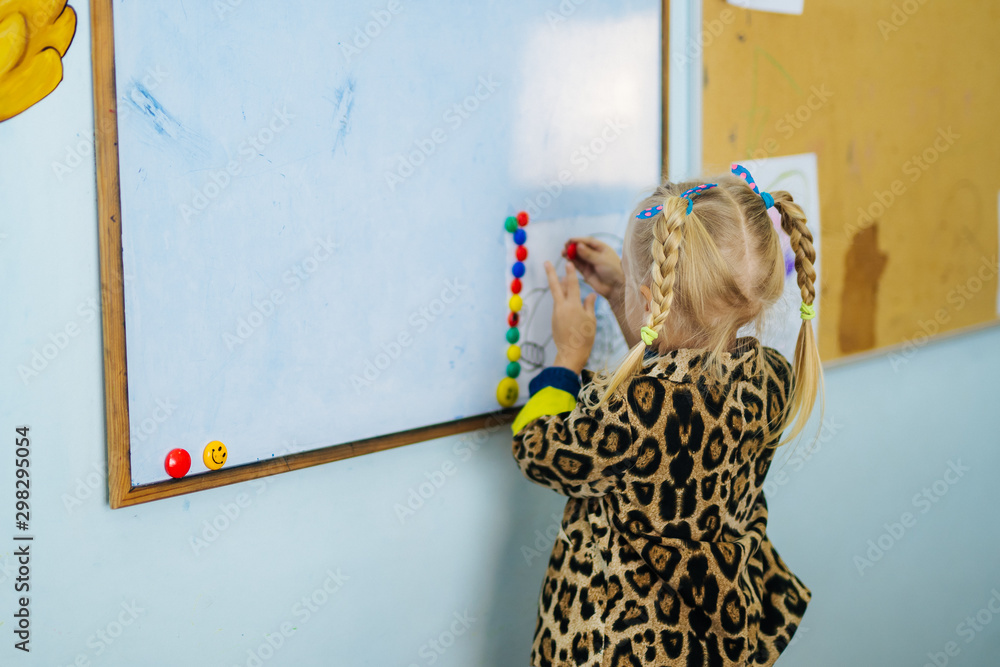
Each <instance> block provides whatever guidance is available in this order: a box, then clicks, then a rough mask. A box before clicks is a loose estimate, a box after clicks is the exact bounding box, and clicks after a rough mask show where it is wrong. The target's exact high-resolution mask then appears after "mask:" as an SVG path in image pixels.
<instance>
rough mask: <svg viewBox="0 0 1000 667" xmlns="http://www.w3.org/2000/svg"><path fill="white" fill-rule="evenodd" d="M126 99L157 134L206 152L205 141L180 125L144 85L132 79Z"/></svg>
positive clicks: (196, 151) (194, 149) (201, 153)
mask: <svg viewBox="0 0 1000 667" xmlns="http://www.w3.org/2000/svg"><path fill="white" fill-rule="evenodd" d="M126 99H127V100H128V101H129V103H131V104H132V106H134V107H135V108H136V109H138V110H139V111H140V112H141V117H142V119H143V120H144V121H145V124H146V126H147V127H150V128H152V129H153V130H154V131H155V132H156V134H157V135H158V136H160V137H162V138H165V139H171V140H172V141H173V142H176V143H179V144H183V145H184V147H185V148H187V149H189V150H192V151H193V152H195V153H197V154H199V155H202V156H204V155H206V154H207V151H206V150H205V142H204V141H203V140H202V139H201V138H200V137H198V136H197V135H196V134H194V133H192V132H190V131H189V130H187V129H186V128H185V127H184V126H183V125H181V123H180V122H179V121H178V120H177V119H176V118H174V117H173V116H172V115H171V114H170V113H169V112H168V111H167V110H166V109H165V108H163V105H162V104H160V102H159V100H157V99H156V98H155V97H153V94H152V93H151V92H149V90H148V89H147V88H146V87H145V86H144V85H142V84H141V83H139V82H138V81H133V82H132V85H131V86H130V87H129V90H128V91H127V97H126Z"/></svg>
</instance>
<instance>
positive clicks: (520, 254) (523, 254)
mask: <svg viewBox="0 0 1000 667" xmlns="http://www.w3.org/2000/svg"><path fill="white" fill-rule="evenodd" d="M514 255H515V256H516V257H517V261H519V262H523V261H524V260H526V259H528V249H527V248H525V247H524V246H523V245H519V246H517V250H516V251H514Z"/></svg>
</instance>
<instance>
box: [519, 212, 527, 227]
mask: <svg viewBox="0 0 1000 667" xmlns="http://www.w3.org/2000/svg"><path fill="white" fill-rule="evenodd" d="M517 224H519V225H521V226H522V227H524V226H525V225H526V224H528V214H527V213H526V212H525V211H521V212H520V213H518V214H517Z"/></svg>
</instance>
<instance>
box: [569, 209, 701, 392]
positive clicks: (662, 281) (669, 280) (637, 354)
mask: <svg viewBox="0 0 1000 667" xmlns="http://www.w3.org/2000/svg"><path fill="white" fill-rule="evenodd" d="M688 204H689V201H688V200H687V199H684V198H682V197H678V196H676V195H667V196H666V197H664V199H663V204H662V206H663V208H662V211H661V212H659V213H658V214H654V215H651V216H650V217H655V219H654V220H653V242H652V247H651V250H652V255H653V263H652V281H651V282H652V287H651V289H650V291H651V293H652V299H651V301H650V304H649V317H648V318H647V321H646V326H645V327H643V337H642V338H640V340H639V342H637V343H636V344H635V345H633V346H632V349H631V350H629V352H628V354H627V355H626V356H625V358H624V359H623V360H622V362H621V364H619V366H618V368H617V370H615V372H614V374H613V375H611V377H610V379H608V381H607V384H606V385H605V386H604V387H601V388H602V389H603V394H602V396H601V399H600V401H598V402H597V403H596V404H592V400H593V398H592V394H590V393H587V395H586V396H585V398H584V402H585V404H587V405H590V406H591V407H598V408H599V407H603V406H604V405H605V404H607V402H608V401H609V400H610V398H611V397H612V396H613V395H614V394H615V391H617V390H618V388H619V387H621V386H622V385H623V384H626V383H627V381H629V380H631V379H632V378H633V377H634V376H635V375H636V373H638V372H639V370H640V369H641V368H642V361H643V355H644V354H645V352H646V346H647V342H646V341H647V340H648V341H650V342H649V343H648V344H653V345H655V343H654V342H653V341H655V340H656V338H659V337H660V335H661V334H662V333H663V329H662V325H663V323H664V322H665V321H666V319H667V316H668V315H669V314H670V306H671V305H672V303H673V300H674V282H675V280H676V275H677V262H678V259H679V257H680V249H681V242H682V240H683V237H684V227H685V221H686V218H687V217H688V215H687V210H688ZM594 384H595V386H598V387H600V385H601V384H603V382H601V381H600V380H597V379H596V378H595V383H594Z"/></svg>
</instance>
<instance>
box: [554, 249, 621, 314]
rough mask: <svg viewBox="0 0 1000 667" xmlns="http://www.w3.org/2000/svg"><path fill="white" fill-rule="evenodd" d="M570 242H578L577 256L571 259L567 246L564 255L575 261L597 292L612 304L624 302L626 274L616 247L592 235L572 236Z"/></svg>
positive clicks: (574, 263) (584, 277)
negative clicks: (615, 249) (567, 252)
mask: <svg viewBox="0 0 1000 667" xmlns="http://www.w3.org/2000/svg"><path fill="white" fill-rule="evenodd" d="M568 242H569V243H575V244H576V258H575V259H570V258H569V257H568V256H567V255H566V248H565V247H564V248H563V253H562V256H563V257H565V258H566V259H567V260H568V261H570V262H572V263H573V266H575V267H576V268H577V269H578V270H579V271H580V274H581V275H583V279H584V280H585V281H586V282H587V284H588V285H590V286H591V287H593V288H594V291H595V292H597V293H598V294H600V295H601V296H603V297H604V298H605V299H607V300H608V301H609V302H611V304H612V305H615V304H618V303H622V304H623V303H624V301H625V274H624V273H623V272H622V260H621V258H620V257H618V253H616V252H615V251H614V248H612V247H611V246H609V245H608V244H607V243H604V242H603V241H598V240H597V239H595V238H593V237H590V236H586V237H580V238H571V239H570V240H569V241H568Z"/></svg>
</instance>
